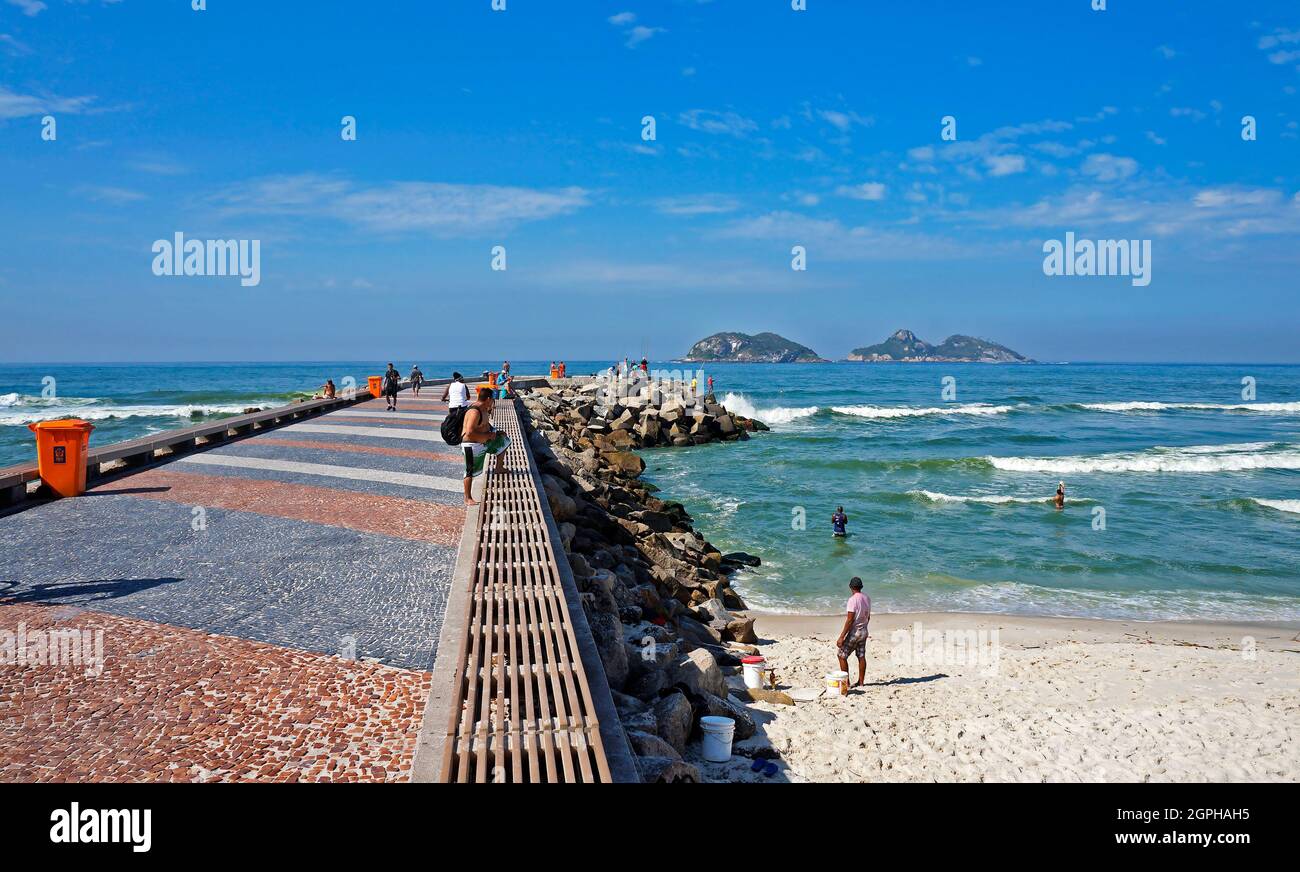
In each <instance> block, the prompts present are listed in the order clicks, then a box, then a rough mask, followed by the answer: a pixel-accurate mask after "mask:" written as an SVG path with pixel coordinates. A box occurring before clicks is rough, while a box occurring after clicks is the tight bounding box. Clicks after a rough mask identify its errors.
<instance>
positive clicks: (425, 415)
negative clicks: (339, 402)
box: [320, 409, 447, 421]
mask: <svg viewBox="0 0 1300 872" xmlns="http://www.w3.org/2000/svg"><path fill="white" fill-rule="evenodd" d="M335 415H340V416H343V415H347V416H350V417H357V418H383V419H384V420H386V421H401V420H403V419H406V418H410V419H411V420H412V421H441V420H442V419H443V418H445V417H447V416H446V415H435V414H433V413H432V412H375V411H369V410H366V409H340V410H338V411H336V412H329V413H327V414H325V415H324V416H322V417H321V418H320V420H322V421H327V420H329V419H330V418H332V417H333V416H335Z"/></svg>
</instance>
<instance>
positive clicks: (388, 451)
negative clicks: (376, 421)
mask: <svg viewBox="0 0 1300 872" xmlns="http://www.w3.org/2000/svg"><path fill="white" fill-rule="evenodd" d="M257 444H258V445H275V446H280V445H283V446H286V447H288V448H320V449H322V450H324V451H353V452H356V453H358V454H382V455H384V456H385V457H413V458H416V459H418V460H436V461H438V462H439V463H455V464H463V463H464V462H465V458H464V457H463V456H462V455H460V454H458V453H456V449H455V448H454V447H452V446H450V445H448V446H447V450H446V451H443V452H441V453H439V452H436V451H420V450H418V449H415V448H385V447H383V446H382V445H359V444H355V443H352V442H326V441H324V440H317V439H279V438H267V439H263V440H262V441H261V442H258V443H257Z"/></svg>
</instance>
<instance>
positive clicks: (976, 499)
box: [908, 490, 1092, 505]
mask: <svg viewBox="0 0 1300 872" xmlns="http://www.w3.org/2000/svg"><path fill="white" fill-rule="evenodd" d="M908 494H910V495H912V496H918V497H923V498H925V499H927V500H929V501H930V502H932V503H988V504H990V505H1005V504H1007V503H1027V504H1032V503H1050V502H1051V501H1052V500H1053V498H1054V496H1055V494H1049V495H1048V496H1036V497H1014V496H1009V495H1006V494H976V495H970V496H962V495H958V494H944V493H938V492H936V491H928V490H911V491H908ZM1067 500H1068V501H1069V502H1072V503H1089V502H1092V500H1089V499H1082V498H1078V497H1067Z"/></svg>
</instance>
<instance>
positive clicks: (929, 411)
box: [831, 403, 1015, 418]
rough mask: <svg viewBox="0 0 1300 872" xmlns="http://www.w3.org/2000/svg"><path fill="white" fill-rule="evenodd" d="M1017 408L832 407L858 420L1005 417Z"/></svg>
mask: <svg viewBox="0 0 1300 872" xmlns="http://www.w3.org/2000/svg"><path fill="white" fill-rule="evenodd" d="M1013 409H1015V406H993V405H989V404H987V403H968V404H966V405H962V406H933V407H928V408H914V407H910V406H832V407H831V411H834V412H839V413H840V414H841V415H853V416H855V417H858V418H915V417H919V416H922V415H1005V414H1006V413H1007V412H1010V411H1012V410H1013Z"/></svg>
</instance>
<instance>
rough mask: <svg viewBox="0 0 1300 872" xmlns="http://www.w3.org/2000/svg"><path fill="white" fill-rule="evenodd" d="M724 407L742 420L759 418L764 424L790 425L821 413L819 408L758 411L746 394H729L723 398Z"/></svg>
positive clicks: (778, 407) (807, 407)
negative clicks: (792, 422)
mask: <svg viewBox="0 0 1300 872" xmlns="http://www.w3.org/2000/svg"><path fill="white" fill-rule="evenodd" d="M722 405H723V406H724V407H725V408H726V409H727V411H728V412H731V413H732V414H734V415H740V416H741V417H742V418H757V419H758V420H760V421H762V422H763V423H764V424H789V423H790V422H791V421H795V420H798V419H799V418H806V417H808V416H809V415H815V414H817V412H818V411H819V409H818V407H817V406H803V407H800V408H788V407H784V406H777V407H776V408H775V409H757V408H755V407H754V404H753V403H751V402H750V401H749V398H748V397H746V396H745V395H744V394H727V395H726V396H725V397H723V398H722Z"/></svg>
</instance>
